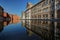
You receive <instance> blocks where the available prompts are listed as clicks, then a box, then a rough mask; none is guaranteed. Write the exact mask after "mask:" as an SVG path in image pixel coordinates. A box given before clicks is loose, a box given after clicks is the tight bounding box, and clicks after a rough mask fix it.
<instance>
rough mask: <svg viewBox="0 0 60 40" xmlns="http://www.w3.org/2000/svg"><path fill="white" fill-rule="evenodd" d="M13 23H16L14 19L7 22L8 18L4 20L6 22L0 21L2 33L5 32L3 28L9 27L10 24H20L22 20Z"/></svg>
mask: <svg viewBox="0 0 60 40" xmlns="http://www.w3.org/2000/svg"><path fill="white" fill-rule="evenodd" d="M12 21H14V19H13V20H9V19H8V20H7V19H6V18H5V19H4V21H0V32H1V31H2V30H3V27H5V26H7V25H8V24H11V23H13V24H16V23H18V22H20V20H16V21H15V22H12Z"/></svg>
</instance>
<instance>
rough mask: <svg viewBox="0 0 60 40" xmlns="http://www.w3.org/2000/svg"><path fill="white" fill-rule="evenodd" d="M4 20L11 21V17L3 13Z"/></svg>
mask: <svg viewBox="0 0 60 40" xmlns="http://www.w3.org/2000/svg"><path fill="white" fill-rule="evenodd" d="M3 18H4V21H10V16H9V14H8V13H7V12H4V13H3Z"/></svg>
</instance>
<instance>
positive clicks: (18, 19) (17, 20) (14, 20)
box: [13, 14, 20, 23]
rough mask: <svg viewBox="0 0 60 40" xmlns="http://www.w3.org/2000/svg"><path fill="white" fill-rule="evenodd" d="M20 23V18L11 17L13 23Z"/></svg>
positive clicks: (16, 16)
mask: <svg viewBox="0 0 60 40" xmlns="http://www.w3.org/2000/svg"><path fill="white" fill-rule="evenodd" d="M18 22H20V17H19V16H18V15H16V14H15V15H13V23H18Z"/></svg>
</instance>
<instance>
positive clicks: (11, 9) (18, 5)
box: [0, 0, 40, 16]
mask: <svg viewBox="0 0 60 40" xmlns="http://www.w3.org/2000/svg"><path fill="white" fill-rule="evenodd" d="M39 1H40V0H0V5H1V6H2V7H3V8H4V11H5V12H8V13H9V14H17V15H19V16H21V12H22V11H24V10H25V9H26V4H27V2H31V3H32V4H33V5H34V4H36V3H38V2H39Z"/></svg>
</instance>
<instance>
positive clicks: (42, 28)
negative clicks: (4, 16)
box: [22, 19, 60, 40]
mask: <svg viewBox="0 0 60 40" xmlns="http://www.w3.org/2000/svg"><path fill="white" fill-rule="evenodd" d="M22 23H23V26H25V27H26V28H27V29H28V30H27V31H29V30H30V31H32V32H34V33H36V34H38V35H39V36H40V37H41V38H42V39H44V40H60V22H57V21H56V22H53V21H42V20H37V19H35V20H23V21H22ZM30 31H29V32H30ZM29 35H32V34H31V33H30V34H29Z"/></svg>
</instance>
